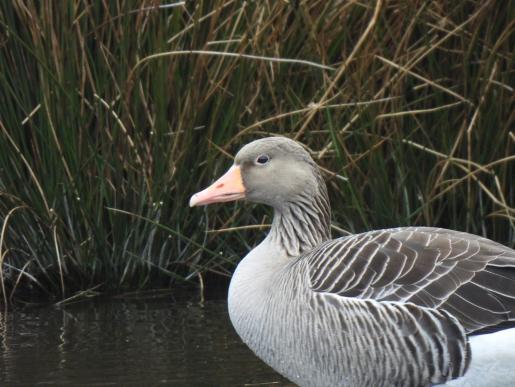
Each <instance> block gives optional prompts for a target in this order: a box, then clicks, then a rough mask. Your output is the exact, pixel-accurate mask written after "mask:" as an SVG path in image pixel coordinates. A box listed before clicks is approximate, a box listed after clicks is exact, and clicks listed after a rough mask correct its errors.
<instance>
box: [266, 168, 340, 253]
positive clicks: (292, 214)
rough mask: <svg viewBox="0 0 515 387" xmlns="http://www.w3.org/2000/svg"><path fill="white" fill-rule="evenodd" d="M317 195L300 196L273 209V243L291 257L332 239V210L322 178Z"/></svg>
mask: <svg viewBox="0 0 515 387" xmlns="http://www.w3.org/2000/svg"><path fill="white" fill-rule="evenodd" d="M317 180H318V184H317V186H316V187H314V194H311V193H308V192H299V194H298V195H297V196H296V197H295V198H292V200H291V201H287V202H284V203H282V204H281V206H279V207H277V208H274V220H273V222H272V228H271V230H270V234H269V237H270V239H271V240H272V241H273V242H274V243H276V244H278V245H279V247H280V248H281V249H283V250H284V251H285V252H286V254H287V255H288V256H290V257H297V256H299V255H301V254H303V253H305V252H307V251H309V250H311V249H313V248H314V247H316V246H318V245H319V244H320V243H322V242H324V241H326V240H329V239H330V238H331V231H330V225H331V209H330V205H329V198H328V196H327V188H326V185H325V182H324V181H323V179H322V177H321V176H317Z"/></svg>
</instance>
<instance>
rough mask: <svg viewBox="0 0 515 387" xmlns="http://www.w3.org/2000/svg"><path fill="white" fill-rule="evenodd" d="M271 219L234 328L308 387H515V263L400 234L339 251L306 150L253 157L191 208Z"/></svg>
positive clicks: (446, 239) (252, 149)
mask: <svg viewBox="0 0 515 387" xmlns="http://www.w3.org/2000/svg"><path fill="white" fill-rule="evenodd" d="M236 199H246V200H249V201H252V202H256V203H263V204H266V205H269V206H272V207H273V209H274V218H273V222H272V227H271V229H270V232H269V233H268V235H267V237H266V238H265V239H264V240H263V241H262V242H261V243H260V244H259V245H258V246H256V247H255V248H254V249H253V250H251V251H250V252H249V253H248V254H247V255H246V256H245V258H243V260H242V261H241V262H240V263H239V265H238V267H237V268H236V271H235V273H234V275H233V277H232V280H231V284H230V287H229V296H228V308H229V316H230V319H231V322H232V324H233V325H234V328H235V329H236V332H237V333H238V334H239V336H240V337H241V339H242V340H243V341H244V342H245V343H246V344H247V345H248V346H249V347H250V348H251V349H252V350H253V351H254V352H255V354H256V355H257V356H258V357H260V358H261V359H262V360H263V361H265V362H266V363H268V364H269V365H270V366H272V367H273V368H274V369H275V370H277V371H278V372H279V373H281V374H282V375H284V376H285V377H286V378H288V379H290V380H291V381H293V382H295V383H297V384H298V385H301V386H330V387H334V386H352V387H357V386H374V387H376V386H409V387H413V386H429V385H432V384H440V383H448V384H446V385H449V386H458V385H467V386H514V385H515V329H513V328H512V329H504V330H498V331H496V332H494V333H489V334H483V335H474V332H477V331H479V330H484V329H485V328H487V327H495V326H498V325H499V324H501V326H502V323H506V322H508V321H512V320H514V319H515V250H513V249H511V248H508V247H506V246H503V245H501V244H498V243H496V242H493V241H491V240H489V239H486V238H482V237H479V236H476V235H472V234H468V233H464V232H458V231H452V230H446V229H441V228H432V227H400V228H392V229H386V230H377V231H370V232H365V233H362V234H356V235H351V236H345V237H341V238H338V239H333V240H331V239H330V230H329V227H330V207H329V201H328V196H327V190H326V186H325V183H324V181H323V179H322V176H321V173H320V171H319V168H318V167H317V165H316V164H315V162H314V161H313V159H312V158H311V156H310V155H309V153H308V152H307V151H306V150H305V149H304V148H303V147H302V146H301V145H300V144H299V143H297V142H295V141H293V140H290V139H287V138H282V137H270V138H264V139H261V140H257V141H254V142H251V143H249V144H247V145H245V146H244V147H243V148H242V149H241V150H240V151H239V152H238V154H237V155H236V157H235V160H234V165H233V166H232V167H231V168H230V169H229V170H228V171H227V173H226V174H224V175H223V176H222V177H221V178H220V179H218V180H217V181H216V182H215V183H213V184H212V185H211V186H210V187H208V188H206V189H205V190H203V191H201V192H198V193H196V194H195V195H193V196H192V197H191V200H190V206H198V205H206V204H210V203H217V202H226V201H231V200H236Z"/></svg>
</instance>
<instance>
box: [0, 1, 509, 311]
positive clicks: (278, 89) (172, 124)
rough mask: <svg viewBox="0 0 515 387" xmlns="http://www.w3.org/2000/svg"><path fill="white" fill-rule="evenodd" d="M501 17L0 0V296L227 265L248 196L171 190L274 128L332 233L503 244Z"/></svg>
mask: <svg viewBox="0 0 515 387" xmlns="http://www.w3.org/2000/svg"><path fill="white" fill-rule="evenodd" d="M514 19H515V7H514V4H513V1H495V0H483V1H479V0H474V1H472V0H466V1H465V0H457V1H449V0H436V1H401V0H398V1H393V0H392V1H381V0H379V1H374V2H366V1H362V2H360V1H343V0H339V1H337V0H334V1H325V0H318V1H317V0H314V1H293V0H292V1H234V0H214V1H202V0H200V1H186V2H177V3H166V2H159V1H150V0H148V1H125V0H113V1H104V2H100V1H86V0H83V1H79V0H75V1H67V2H56V1H49V0H48V1H39V2H34V1H28V0H15V1H12V2H11V1H8V2H1V4H0V226H1V230H0V265H1V269H2V270H1V276H0V285H1V289H0V293H1V297H0V298H2V300H3V302H4V303H5V304H7V303H8V302H9V301H11V300H24V299H27V297H28V295H35V294H37V295H43V296H44V297H48V298H51V299H54V300H61V301H62V300H67V299H74V298H76V297H86V296H91V295H95V294H98V293H99V292H101V293H106V292H107V293H114V292H116V293H119V292H124V291H133V290H138V289H148V288H160V287H170V286H174V285H175V284H178V283H182V282H184V281H189V282H191V283H193V284H197V283H200V284H203V278H204V277H205V275H206V274H209V273H210V274H213V276H211V277H212V278H217V277H218V276H221V277H224V276H230V274H231V271H232V270H233V269H234V266H235V264H236V263H237V261H238V259H239V257H241V256H242V255H244V254H245V252H246V251H247V250H248V249H249V248H251V246H253V245H254V244H255V243H256V242H257V241H259V240H260V239H261V238H262V236H263V234H264V233H265V232H266V230H267V227H268V226H267V225H268V224H269V223H270V216H271V212H270V210H266V209H263V208H257V207H255V206H248V205H243V204H242V203H234V204H227V205H224V206H212V207H209V208H208V209H202V208H200V209H190V208H188V205H187V204H188V198H189V196H190V195H191V194H192V193H194V192H196V191H197V190H198V189H200V188H202V187H204V186H205V185H207V184H209V182H210V181H212V179H213V178H214V177H215V176H217V175H220V174H221V173H222V172H223V171H224V170H225V169H226V168H227V167H228V166H229V165H230V164H231V157H232V155H234V153H235V152H236V151H237V150H238V148H239V147H240V146H241V145H242V144H244V143H247V142H249V141H251V140H253V139H256V138H260V137H263V136H269V135H275V134H281V135H285V136H289V137H292V138H295V139H298V140H300V141H302V142H303V143H305V144H306V145H307V146H308V147H309V149H310V150H311V152H312V154H313V157H314V158H315V159H316V160H317V162H318V163H319V164H320V165H321V166H322V167H323V168H324V171H325V174H326V178H327V181H328V186H329V190H330V196H331V200H332V207H333V218H334V230H333V231H334V233H333V234H334V236H338V235H344V234H345V233H349V232H350V233H354V232H360V231H364V230H368V229H373V228H383V227H391V226H406V225H431V226H440V227H447V228H452V229H457V230H464V231H468V232H472V233H476V234H480V235H484V236H486V237H489V238H492V239H494V240H497V241H499V242H501V243H504V244H507V245H511V246H513V245H514V238H515V208H514V207H515V187H514V184H513V183H514V181H515V132H514V129H513V128H514V118H515V115H514V112H515V109H514V103H513V102H514V100H513V85H514V82H513V81H514V78H513V68H514V67H513V46H510V40H511V42H513V38H514V36H513V35H514V24H513V20H514ZM244 225H251V226H250V227H249V226H244ZM242 226H243V227H242Z"/></svg>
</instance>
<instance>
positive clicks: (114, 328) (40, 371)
mask: <svg viewBox="0 0 515 387" xmlns="http://www.w3.org/2000/svg"><path fill="white" fill-rule="evenodd" d="M0 335H1V336H0V339H1V345H2V346H1V349H0V385H2V386H5V385H8V386H26V385H35V384H38V385H88V386H93V385H102V386H106V385H124V386H141V385H145V386H149V385H159V384H161V385H174V386H243V385H252V384H259V385H260V386H263V385H264V386H266V385H272V386H284V385H286V384H283V382H284V380H283V379H281V377H280V376H278V375H277V374H276V373H275V372H274V371H273V370H272V369H270V368H269V367H267V366H266V365H264V364H263V363H262V362H261V361H259V360H258V359H257V358H256V357H254V355H253V354H252V353H251V352H250V351H249V350H248V349H247V348H246V346H245V345H244V344H242V343H241V342H240V340H239V338H238V337H237V336H236V333H235V332H234V330H233V328H232V326H231V325H230V322H229V319H228V317H227V306H226V302H225V301H206V302H204V303H198V302H196V301H178V302H177V301H173V300H171V299H170V297H169V296H167V297H161V298H157V299H156V298H152V299H149V298H146V299H143V300H135V299H130V300H127V299H125V300H111V301H103V302H85V303H78V304H73V305H67V306H65V307H61V308H55V307H45V308H31V309H24V310H17V311H10V312H9V313H7V314H6V315H5V316H3V318H2V325H1V326H0ZM269 383H270V384H269Z"/></svg>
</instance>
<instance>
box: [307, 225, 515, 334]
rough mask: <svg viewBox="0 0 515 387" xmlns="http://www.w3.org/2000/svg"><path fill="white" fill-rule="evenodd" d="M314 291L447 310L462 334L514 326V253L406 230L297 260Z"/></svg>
mask: <svg viewBox="0 0 515 387" xmlns="http://www.w3.org/2000/svg"><path fill="white" fill-rule="evenodd" d="M302 259H303V260H306V262H307V265H308V268H309V269H308V273H309V283H310V287H311V289H312V290H313V291H315V292H319V293H331V294H335V295H339V296H344V297H354V298H359V299H373V300H377V301H396V302H406V303H414V304H416V305H419V306H423V307H428V308H437V309H440V310H445V311H447V312H449V313H450V314H452V315H453V316H454V317H456V318H457V319H458V321H459V322H460V323H461V324H462V325H463V326H464V327H465V329H466V330H467V331H468V332H472V331H476V330H479V329H482V328H485V327H488V326H493V325H497V324H499V323H502V322H504V321H509V320H513V319H515V253H514V250H512V249H509V248H507V247H505V246H503V245H501V244H498V243H495V242H493V241H491V240H488V239H485V238H482V237H479V236H476V235H472V234H467V233H463V232H457V231H452V230H446V229H438V228H431V227H404V228H394V229H385V230H378V231H372V232H366V233H362V234H356V235H352V236H348V237H343V238H339V239H335V240H331V241H328V242H325V243H323V244H322V245H320V246H319V247H317V248H316V249H315V250H313V251H312V252H310V253H309V254H308V256H305V257H303V258H302Z"/></svg>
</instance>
